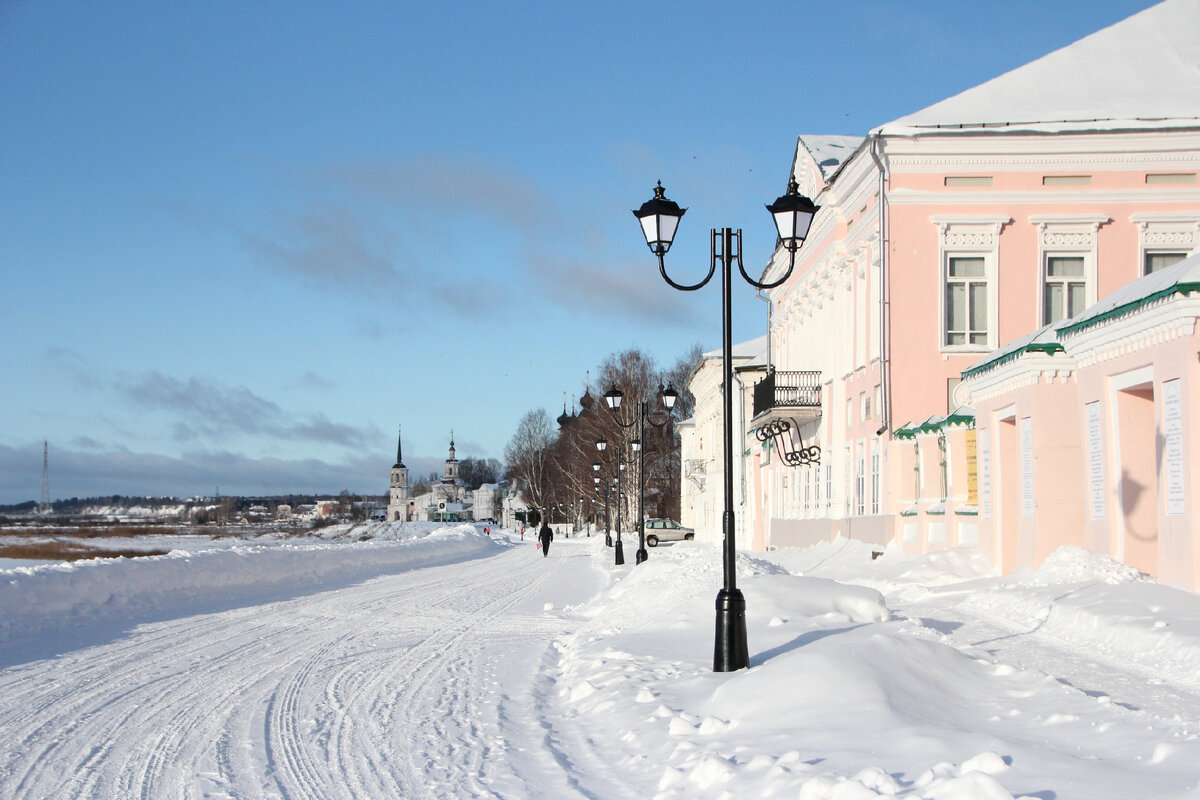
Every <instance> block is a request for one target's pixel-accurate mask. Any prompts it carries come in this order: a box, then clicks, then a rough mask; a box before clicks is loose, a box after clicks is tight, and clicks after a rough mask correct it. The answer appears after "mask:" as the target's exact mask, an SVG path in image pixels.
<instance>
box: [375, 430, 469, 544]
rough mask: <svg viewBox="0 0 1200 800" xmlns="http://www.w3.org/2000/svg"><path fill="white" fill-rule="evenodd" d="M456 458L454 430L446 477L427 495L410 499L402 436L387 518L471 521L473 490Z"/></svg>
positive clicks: (389, 491) (398, 520) (393, 519)
mask: <svg viewBox="0 0 1200 800" xmlns="http://www.w3.org/2000/svg"><path fill="white" fill-rule="evenodd" d="M458 467H459V464H458V459H457V458H456V457H455V455H454V431H451V432H450V453H449V455H448V456H447V458H446V464H445V468H444V469H443V470H442V478H441V480H440V481H439V482H438V483H437V484H434V486H433V487H432V488H431V489H430V491H428V492H426V493H425V494H422V495H419V496H418V497H410V496H409V484H408V467H406V466H404V459H403V457H402V455H401V437H400V435H399V434H397V437H396V463H395V464H394V465H393V466H392V471H391V482H390V483H391V485H390V488H389V490H388V508H387V518H388V521H390V522H412V521H416V520H423V521H429V522H451V521H457V520H467V519H471V506H472V502H471V490H470V489H469V488H468V487H467V486H466V485H465V484H464V483H463V481H462V478H460V477H459V474H458Z"/></svg>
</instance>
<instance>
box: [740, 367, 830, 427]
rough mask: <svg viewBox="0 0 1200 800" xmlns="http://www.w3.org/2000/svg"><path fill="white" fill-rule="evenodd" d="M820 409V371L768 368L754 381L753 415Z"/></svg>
mask: <svg viewBox="0 0 1200 800" xmlns="http://www.w3.org/2000/svg"><path fill="white" fill-rule="evenodd" d="M820 408H821V373H820V372H819V371H816V370H804V371H797V370H771V371H770V372H768V373H767V375H766V377H765V378H763V379H762V380H761V381H759V382H758V383H756V384H754V416H755V417H757V416H759V415H760V414H764V413H766V412H768V411H773V410H787V409H817V410H820Z"/></svg>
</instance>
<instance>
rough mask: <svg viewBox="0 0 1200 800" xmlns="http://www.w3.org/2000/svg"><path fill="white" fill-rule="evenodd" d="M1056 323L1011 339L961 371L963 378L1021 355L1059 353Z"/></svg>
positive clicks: (1060, 347) (1059, 346) (1060, 346)
mask: <svg viewBox="0 0 1200 800" xmlns="http://www.w3.org/2000/svg"><path fill="white" fill-rule="evenodd" d="M1056 326H1057V323H1051V324H1049V325H1043V326H1042V327H1040V328H1038V329H1037V330H1036V331H1034V332H1033V333H1030V334H1026V335H1025V336H1022V337H1021V338H1020V339H1013V340H1012V341H1011V342H1009V343H1008V344H1005V345H1003V346H1001V347H998V348H996V349H995V350H993V351H992V352H990V353H988V354H987V355H986V356H984V357H983V358H981V359H979V360H978V361H976V362H975V363H974V364H972V365H971V366H969V367H967V368H966V369H964V370H963V372H962V375H963V377H964V378H967V377H970V376H972V375H977V374H979V373H980V372H984V371H986V370H988V369H992V368H994V367H998V366H1000V365H1001V364H1003V363H1005V362H1008V361H1011V360H1012V359H1014V358H1016V357H1017V356H1019V355H1021V354H1022V353H1030V352H1039V353H1056V352H1059V351H1061V350H1062V349H1063V348H1062V345H1060V344H1059V343H1058V333H1057V331H1056V330H1055V328H1056Z"/></svg>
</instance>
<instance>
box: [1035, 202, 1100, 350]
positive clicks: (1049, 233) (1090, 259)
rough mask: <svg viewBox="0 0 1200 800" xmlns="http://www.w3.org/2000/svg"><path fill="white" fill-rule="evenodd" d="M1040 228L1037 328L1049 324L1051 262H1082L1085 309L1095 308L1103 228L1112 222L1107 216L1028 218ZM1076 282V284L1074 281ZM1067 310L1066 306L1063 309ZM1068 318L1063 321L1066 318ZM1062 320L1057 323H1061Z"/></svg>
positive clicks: (1066, 215) (1063, 215) (1053, 215)
mask: <svg viewBox="0 0 1200 800" xmlns="http://www.w3.org/2000/svg"><path fill="white" fill-rule="evenodd" d="M1029 221H1030V222H1031V223H1033V224H1034V225H1036V226H1037V241H1038V302H1037V318H1036V320H1035V322H1036V324H1035V326H1034V327H1035V328H1040V327H1042V326H1043V325H1048V324H1049V323H1050V320H1048V319H1047V318H1046V295H1047V289H1048V284H1049V280H1048V278H1049V269H1050V259H1052V258H1082V259H1083V281H1082V282H1083V307H1082V308H1080V309H1079V310H1080V311H1082V310H1083V309H1084V308H1087V307H1088V306H1090V305H1092V304H1093V303H1095V302H1096V300H1097V299H1098V298H1097V296H1096V286H1097V283H1098V281H1097V274H1098V266H1097V262H1098V258H1097V252H1098V249H1099V244H1100V235H1099V231H1100V226H1101V225H1104V224H1106V223H1109V222H1112V218H1111V217H1109V216H1107V215H1104V214H1043V215H1035V216H1031V217H1030V218H1029ZM1072 282H1075V281H1072ZM1064 311H1065V307H1064ZM1070 316H1071V315H1067V316H1066V317H1063V318H1062V319H1067V318H1069V317H1070ZM1058 321H1061V320H1055V322H1058Z"/></svg>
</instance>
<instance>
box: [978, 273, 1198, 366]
mask: <svg viewBox="0 0 1200 800" xmlns="http://www.w3.org/2000/svg"><path fill="white" fill-rule="evenodd" d="M1192 292H1200V253H1197V254H1196V255H1194V256H1189V257H1188V258H1185V259H1184V260H1183V261H1180V262H1179V263H1178V264H1172V265H1171V266H1169V267H1167V268H1166V269H1161V270H1159V271H1158V272H1152V273H1150V274H1149V275H1144V276H1142V277H1141V278H1138V279H1137V280H1133V281H1130V282H1129V283H1127V284H1125V285H1124V286H1122V287H1120V288H1119V289H1117V290H1116V291H1114V292H1112V293H1111V294H1109V295H1108V296H1107V297H1105V298H1103V299H1101V300H1099V301H1097V302H1095V303H1092V304H1091V305H1090V306H1088V307H1087V308H1085V309H1084V310H1083V311H1081V312H1079V313H1078V314H1076V315H1075V316H1074V317H1071V318H1070V319H1065V320H1061V321H1059V322H1056V323H1053V324H1051V325H1046V326H1043V327H1041V328H1039V329H1037V330H1036V331H1034V332H1033V333H1031V334H1029V335H1028V336H1023V337H1021V338H1020V339H1014V340H1013V341H1011V342H1009V343H1008V344H1006V345H1004V346H1003V347H1001V348H999V349H997V350H993V351H992V352H990V353H988V354H987V356H985V357H984V358H982V359H980V360H979V361H976V362H975V363H974V364H972V365H971V366H970V367H968V368H967V369H965V370H963V373H962V376H963V378H964V379H965V378H971V377H973V376H975V375H979V374H981V373H984V372H987V371H988V370H991V369H995V368H996V367H999V366H1000V365H1002V364H1005V363H1007V362H1009V361H1012V360H1013V359H1015V358H1017V357H1019V356H1020V355H1022V354H1023V353H1034V352H1038V353H1050V354H1053V353H1061V352H1064V348H1063V345H1062V340H1063V338H1064V337H1067V336H1073V335H1075V334H1077V333H1081V332H1083V331H1084V330H1087V329H1088V328H1093V327H1095V326H1097V325H1101V324H1103V323H1105V322H1108V321H1109V320H1113V319H1117V318H1119V317H1124V316H1126V315H1129V314H1133V313H1136V312H1138V311H1140V310H1141V309H1143V308H1146V307H1147V306H1150V305H1153V304H1155V303H1158V302H1160V301H1163V300H1167V299H1169V298H1171V297H1173V296H1174V295H1177V294H1182V295H1187V294H1191V293H1192Z"/></svg>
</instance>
